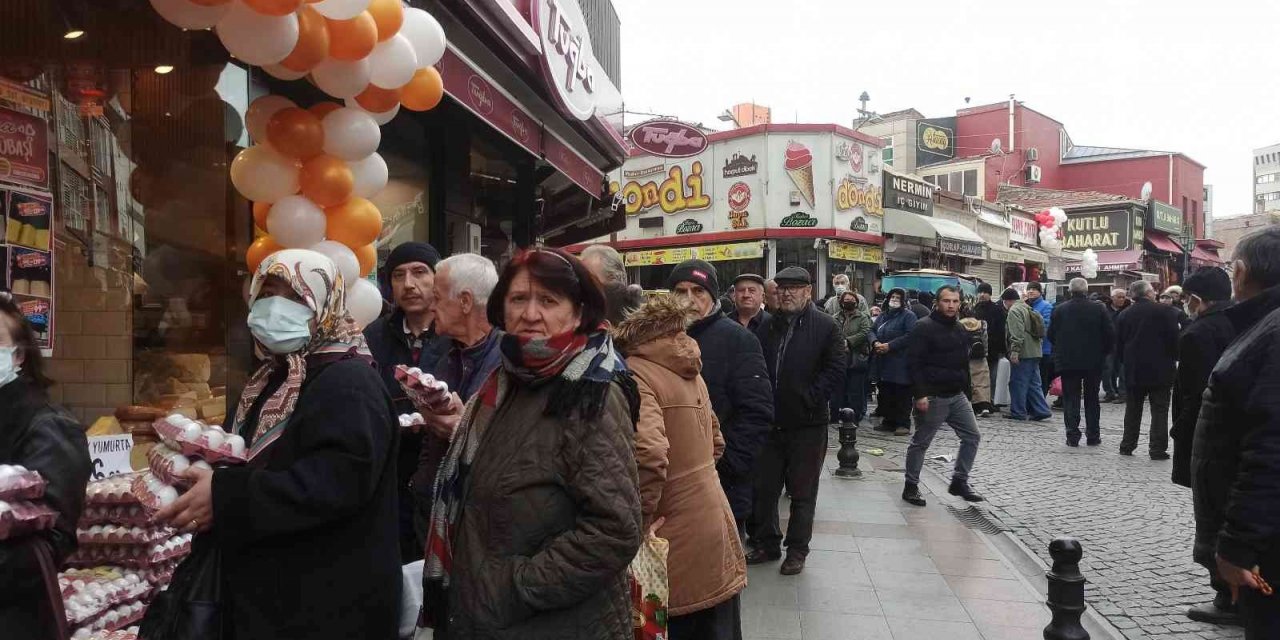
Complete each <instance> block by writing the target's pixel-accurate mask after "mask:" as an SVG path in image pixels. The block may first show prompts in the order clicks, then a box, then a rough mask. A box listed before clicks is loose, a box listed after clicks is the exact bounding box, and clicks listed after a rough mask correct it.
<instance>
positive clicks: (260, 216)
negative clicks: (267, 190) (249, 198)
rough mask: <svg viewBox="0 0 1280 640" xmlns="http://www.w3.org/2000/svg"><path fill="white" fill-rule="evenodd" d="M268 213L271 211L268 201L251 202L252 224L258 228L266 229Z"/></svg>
mask: <svg viewBox="0 0 1280 640" xmlns="http://www.w3.org/2000/svg"><path fill="white" fill-rule="evenodd" d="M268 213H271V203H270V202H255V203H253V226H254V227H257V228H259V229H266V228H267V214H268Z"/></svg>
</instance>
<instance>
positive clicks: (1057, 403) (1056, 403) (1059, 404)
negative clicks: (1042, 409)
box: [1049, 400, 1063, 409]
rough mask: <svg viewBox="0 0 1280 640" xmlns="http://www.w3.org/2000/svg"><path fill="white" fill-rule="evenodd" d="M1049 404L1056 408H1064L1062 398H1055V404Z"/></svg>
mask: <svg viewBox="0 0 1280 640" xmlns="http://www.w3.org/2000/svg"><path fill="white" fill-rule="evenodd" d="M1049 406H1051V407H1053V408H1054V409H1062V408H1063V407H1062V401H1061V400H1054V401H1053V404H1051V405H1049Z"/></svg>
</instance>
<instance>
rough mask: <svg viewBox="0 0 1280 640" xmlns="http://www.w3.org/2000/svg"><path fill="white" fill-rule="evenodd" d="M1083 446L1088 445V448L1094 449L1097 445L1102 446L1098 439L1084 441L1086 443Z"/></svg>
mask: <svg viewBox="0 0 1280 640" xmlns="http://www.w3.org/2000/svg"><path fill="white" fill-rule="evenodd" d="M1085 444H1087V445H1089V446H1091V447H1096V446H1098V445H1100V444H1102V440H1100V439H1099V440H1086V441H1085Z"/></svg>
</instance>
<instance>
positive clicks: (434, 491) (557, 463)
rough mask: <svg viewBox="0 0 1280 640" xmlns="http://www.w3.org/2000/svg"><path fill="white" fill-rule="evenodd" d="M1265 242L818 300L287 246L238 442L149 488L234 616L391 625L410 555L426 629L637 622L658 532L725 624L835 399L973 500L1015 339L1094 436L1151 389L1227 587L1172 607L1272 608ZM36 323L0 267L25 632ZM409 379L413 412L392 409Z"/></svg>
mask: <svg viewBox="0 0 1280 640" xmlns="http://www.w3.org/2000/svg"><path fill="white" fill-rule="evenodd" d="M1277 256H1280V229H1267V230H1264V231H1261V232H1258V233H1255V234H1254V235H1252V236H1249V237H1248V238H1246V239H1245V240H1244V241H1243V242H1242V243H1241V244H1240V247H1239V249H1238V251H1237V255H1236V256H1235V260H1234V262H1233V269H1234V273H1233V274H1232V276H1233V277H1232V276H1228V274H1227V273H1226V272H1225V271H1223V270H1221V269H1215V268H1205V269H1201V270H1200V271H1197V272H1196V273H1195V274H1194V275H1192V276H1191V277H1189V278H1187V279H1186V281H1185V282H1184V284H1183V286H1182V287H1181V288H1170V289H1166V290H1165V291H1164V292H1162V293H1161V294H1160V295H1159V296H1158V295H1157V294H1156V292H1155V290H1154V289H1153V288H1152V286H1151V285H1150V284H1149V283H1147V282H1144V281H1140V282H1136V283H1134V284H1133V285H1132V286H1131V287H1129V289H1128V290H1127V291H1126V290H1120V289H1117V290H1114V291H1112V292H1111V295H1110V296H1109V297H1107V298H1105V299H1098V297H1097V296H1094V297H1093V298H1091V297H1090V296H1089V293H1088V283H1087V282H1086V281H1085V280H1083V279H1079V278H1077V279H1074V280H1072V281H1071V282H1070V283H1069V285H1068V293H1069V298H1068V299H1066V300H1065V301H1060V302H1059V303H1058V304H1056V305H1055V304H1052V303H1051V302H1049V300H1047V299H1046V298H1045V297H1044V295H1043V293H1044V292H1043V289H1042V286H1041V285H1040V283H1035V282H1032V283H1028V284H1027V286H1026V288H1025V291H1024V292H1022V293H1019V292H1018V291H1017V290H1014V289H1012V288H1009V289H1006V290H1004V291H1002V292H1001V293H1000V295H999V296H998V297H994V296H993V294H994V292H993V290H992V288H991V287H990V286H989V285H986V284H983V285H980V286H979V287H978V289H977V295H976V299H974V300H967V299H966V296H965V295H964V293H963V292H962V291H961V290H960V289H958V288H956V287H953V286H943V287H941V288H940V289H939V290H937V291H930V292H908V291H904V290H902V289H892V290H890V291H888V292H885V294H884V295H883V297H882V298H880V299H879V300H868V299H866V298H864V297H863V296H862V295H860V294H859V293H858V292H857V291H855V290H853V289H851V288H850V283H849V280H848V277H847V276H845V275H843V274H838V275H837V276H836V278H835V280H833V294H832V295H831V296H830V297H829V298H828V299H826V300H817V299H815V296H814V283H813V280H812V277H811V274H810V273H809V272H808V271H807V270H805V269H804V268H801V267H795V266H791V267H787V268H784V269H782V270H780V271H778V272H777V274H776V275H775V276H774V277H773V278H772V279H766V278H764V277H762V276H759V275H755V274H742V275H739V276H738V277H736V278H735V279H734V281H733V283H732V293H731V295H730V296H729V298H728V299H727V300H726V299H721V298H720V297H719V292H720V291H721V288H720V287H721V283H720V280H719V274H718V272H717V270H716V268H715V266H714V265H712V264H710V263H707V262H704V261H701V260H688V261H685V262H683V263H681V264H679V265H676V266H675V267H674V268H673V269H672V271H671V273H670V276H669V277H668V279H667V282H666V288H667V289H668V290H669V291H670V293H669V294H668V295H659V296H650V297H648V298H646V297H645V296H644V295H643V293H642V292H640V291H639V290H638V288H637V287H635V285H631V284H628V283H627V277H626V271H625V269H624V268H623V262H622V260H621V257H620V256H619V255H618V253H617V252H616V251H614V250H613V249H611V248H609V247H607V246H593V247H591V248H589V249H588V250H587V251H585V252H584V253H583V255H582V257H581V258H579V257H578V256H575V255H572V254H570V253H567V252H565V251H562V250H559V249H550V248H533V249H530V250H527V251H524V252H521V253H520V254H518V255H517V256H516V257H514V258H513V259H512V260H511V261H510V262H509V263H508V264H506V265H505V266H503V267H502V269H501V271H499V269H498V266H497V265H495V264H493V263H492V262H491V261H489V260H488V259H486V258H484V257H482V256H479V255H474V254H458V255H454V256H450V257H448V258H443V257H442V256H441V255H440V253H439V252H438V251H437V250H436V249H435V248H433V247H432V246H431V245H429V244H426V243H421V242H409V243H405V244H402V245H400V246H397V247H395V248H394V249H393V250H392V251H391V253H390V255H389V256H388V259H387V260H386V263H385V265H384V267H383V268H382V269H381V270H380V272H379V273H380V278H381V280H382V284H383V289H384V291H386V292H387V293H388V295H389V298H390V299H389V300H388V301H387V302H388V304H387V309H386V313H385V314H384V315H383V317H381V318H379V319H378V320H375V321H374V322H372V323H370V324H369V325H368V326H367V327H364V329H363V330H362V331H361V330H359V329H357V327H356V325H355V323H354V321H353V320H352V319H351V317H350V315H349V313H348V311H347V308H346V302H345V296H344V292H345V288H344V282H343V279H342V274H341V272H340V271H339V270H338V269H337V267H336V266H335V265H334V264H333V262H331V261H330V260H329V259H328V258H326V257H324V256H322V255H320V254H317V253H314V252H310V251H305V250H284V251H280V252H278V253H276V254H273V255H272V256H270V257H268V258H267V259H265V260H264V261H263V262H262V264H261V265H260V266H259V268H258V269H257V270H256V272H255V273H254V274H253V277H252V281H251V283H250V287H249V303H250V311H249V314H248V318H247V323H248V326H249V328H250V331H251V332H252V334H253V336H254V339H255V345H256V348H257V352H258V355H259V356H260V357H261V364H260V367H259V368H258V369H257V370H256V371H255V372H254V373H253V374H252V376H250V378H249V380H248V382H247V383H246V386H245V388H244V391H243V393H242V395H241V397H240V398H239V400H238V402H237V403H236V404H235V410H234V411H233V412H231V416H229V420H228V424H227V429H228V431H230V432H233V433H236V434H239V435H241V436H243V437H244V439H245V442H246V445H247V447H248V451H249V455H250V458H251V463H250V464H249V465H246V466H241V467H222V466H220V467H216V468H214V469H212V470H209V469H199V468H194V467H193V468H192V469H190V470H188V471H187V472H185V473H186V476H187V480H188V481H190V482H191V485H192V486H191V489H190V490H189V491H187V492H186V493H184V494H183V495H182V496H181V497H180V498H178V500H177V501H176V502H174V503H173V504H172V505H170V506H168V507H165V508H164V509H162V510H161V511H160V512H159V513H158V514H157V519H158V520H159V521H161V522H165V523H168V524H169V525H171V526H173V527H174V528H177V529H180V530H183V531H187V532H191V533H195V534H196V544H197V545H202V546H205V545H208V546H212V547H216V548H217V549H218V551H219V552H220V559H221V560H220V563H221V564H220V571H221V585H222V587H223V588H222V590H221V593H222V601H221V603H220V615H222V616H223V621H224V622H223V626H224V629H225V632H224V634H223V636H224V637H228V638H230V637H234V638H241V639H247V638H279V637H307V638H316V639H324V638H335V639H336V638H349V637H362V638H386V639H390V638H395V637H397V636H398V635H400V636H402V635H403V633H404V629H403V627H402V625H401V624H400V620H401V612H402V609H403V608H404V607H403V604H402V580H403V576H404V567H405V566H406V565H408V566H414V565H416V566H418V567H420V571H421V578H420V581H421V602H420V605H419V606H418V615H417V621H416V625H411V626H417V627H418V628H420V629H431V630H432V631H433V633H434V637H435V638H475V637H485V638H551V637H556V638H560V637H572V638H601V639H610V640H616V639H622V638H631V637H633V617H632V614H633V612H632V598H633V592H632V587H631V584H630V583H629V578H628V571H629V567H630V565H631V563H632V561H633V559H634V558H635V557H636V554H637V550H638V549H639V548H640V547H641V545H642V544H644V541H645V539H646V537H647V536H649V535H650V534H652V535H655V536H657V537H659V538H664V539H666V540H668V541H669V544H670V554H669V562H668V567H669V585H670V594H669V600H668V602H667V605H668V612H669V618H668V624H669V630H670V637H672V638H675V639H676V640H680V639H682V638H709V639H720V638H724V639H733V638H740V637H741V636H742V629H741V611H740V595H741V592H742V590H743V589H744V588H745V587H746V583H747V579H746V566H747V565H756V564H764V563H771V562H777V561H781V563H780V566H779V571H780V573H782V574H784V575H795V574H798V573H801V572H802V571H804V568H805V562H806V558H807V556H808V554H809V543H810V541H811V538H812V534H813V525H814V512H815V509H816V505H817V497H818V489H819V485H820V483H819V479H820V477H821V474H822V471H823V466H824V459H825V458H826V456H827V453H828V438H829V433H830V428H829V427H830V425H831V423H833V422H838V421H840V420H841V419H842V418H844V417H845V416H847V415H849V413H850V412H851V414H852V419H853V421H854V422H855V423H862V424H865V423H866V422H868V421H869V419H870V418H871V417H873V415H874V416H875V417H879V418H880V420H879V421H878V422H875V423H874V424H873V427H874V428H875V429H876V430H880V431H884V432H886V433H891V434H896V435H898V436H909V437H910V442H909V445H908V449H907V457H906V463H905V482H904V486H903V491H902V499H903V500H904V501H905V502H907V503H909V504H912V505H917V506H924V505H925V504H926V501H925V498H924V496H923V494H922V493H921V491H920V488H919V482H920V474H921V471H922V467H923V463H924V460H925V457H926V454H927V451H928V449H929V448H930V446H931V444H932V442H933V439H934V437H935V435H936V433H937V431H938V430H939V429H940V428H941V427H942V426H943V425H946V426H948V427H950V428H951V429H952V430H954V431H955V433H956V434H957V436H958V438H959V441H960V445H959V451H958V455H957V456H956V458H955V463H954V471H953V472H952V475H951V479H950V487H949V493H951V494H952V495H955V496H959V497H960V498H962V499H964V500H968V501H974V502H977V501H982V500H983V497H982V496H981V495H980V494H979V493H977V492H976V491H974V489H973V488H972V487H971V486H970V474H971V473H972V471H973V468H974V464H975V460H976V458H977V453H978V448H979V443H980V440H981V434H980V428H979V418H982V417H986V416H990V415H992V414H993V413H994V412H995V411H996V408H997V401H996V399H997V398H999V397H1000V396H1002V395H1003V390H1002V389H1000V388H999V386H1000V385H1001V382H1000V380H1002V378H1003V376H1002V375H1001V370H1002V368H1003V367H1005V366H1007V367H1008V369H1009V372H1008V374H1007V376H1008V413H1007V414H1006V417H1008V418H1010V419H1013V420H1030V421H1044V420H1047V419H1048V418H1050V417H1051V416H1052V415H1053V413H1052V408H1051V406H1050V404H1049V402H1048V398H1047V392H1048V390H1049V388H1050V386H1051V385H1053V384H1061V387H1062V391H1061V393H1060V394H1059V395H1060V400H1061V402H1062V408H1063V413H1064V427H1065V439H1066V444H1067V445H1068V446H1072V447H1075V446H1079V445H1080V440H1081V438H1082V437H1083V439H1084V444H1085V445H1087V446H1097V445H1100V444H1101V442H1102V435H1101V429H1100V425H1099V420H1100V402H1102V401H1122V402H1125V403H1126V411H1125V421H1124V425H1125V426H1124V436H1123V438H1122V440H1121V442H1120V443H1119V449H1120V453H1121V454H1124V455H1132V454H1133V453H1134V451H1135V450H1136V448H1137V446H1138V440H1139V437H1140V435H1141V434H1140V424H1141V419H1142V414H1143V411H1144V409H1145V406H1146V405H1148V404H1149V406H1150V411H1151V412H1152V418H1151V420H1150V425H1151V426H1150V432H1149V437H1148V443H1149V444H1148V454H1149V455H1150V457H1151V458H1152V459H1153V460H1166V459H1168V458H1169V457H1170V456H1169V453H1168V439H1169V436H1170V435H1172V437H1173V442H1174V446H1173V459H1174V461H1173V472H1172V476H1173V480H1174V482H1177V483H1178V484H1182V485H1185V486H1190V487H1191V489H1192V492H1193V497H1194V504H1195V517H1196V539H1195V548H1194V557H1195V559H1196V561H1197V562H1199V563H1201V564H1204V565H1205V566H1206V567H1207V568H1208V569H1209V571H1210V575H1211V583H1212V585H1213V586H1214V588H1215V589H1216V590H1217V594H1218V597H1217V598H1215V599H1214V601H1213V602H1211V603H1207V604H1205V605H1203V606H1200V607H1196V608H1195V609H1193V611H1191V612H1190V613H1189V615H1191V616H1192V617H1194V618H1196V619H1203V620H1210V621H1213V622H1230V621H1233V620H1239V621H1242V622H1243V623H1244V624H1245V625H1246V627H1247V629H1248V630H1249V631H1248V633H1249V636H1248V637H1250V638H1271V637H1280V635H1278V634H1280V626H1278V625H1280V608H1278V607H1277V606H1276V603H1275V600H1274V598H1273V597H1268V596H1266V595H1264V587H1266V585H1265V581H1264V576H1271V577H1274V576H1275V575H1277V573H1280V515H1278V514H1280V510H1277V509H1275V504H1276V503H1277V500H1278V499H1280V401H1278V400H1277V398H1280V312H1276V310H1277V308H1280V257H1277ZM1162 303H1163V304H1162ZM34 344H35V343H34V338H33V336H32V334H31V330H30V326H29V325H28V324H27V322H26V320H25V319H24V318H23V317H22V315H21V314H20V313H19V312H18V310H17V308H16V307H15V306H14V305H13V303H12V301H10V300H8V299H7V298H5V297H2V296H0V409H2V411H0V463H17V464H23V465H26V466H28V467H29V468H33V469H36V470H39V471H41V472H42V473H43V474H44V475H45V477H46V478H49V479H50V485H49V493H48V498H49V501H50V504H52V505H54V506H55V507H56V508H57V509H58V510H59V512H60V519H59V522H58V524H57V526H55V527H54V528H53V529H51V530H49V531H48V532H46V533H44V534H41V535H40V536H38V537H37V538H35V540H34V542H31V541H28V542H24V543H23V544H22V545H15V544H13V543H9V542H0V595H2V596H4V597H3V598H0V627H3V628H5V629H6V630H7V631H8V630H11V629H13V630H17V631H15V632H14V633H16V636H14V637H18V638H26V637H32V638H36V637H44V636H43V635H41V634H40V633H39V632H38V631H37V630H38V629H41V628H42V626H41V625H42V624H44V623H46V622H47V620H43V619H42V617H47V608H46V607H42V606H40V598H41V591H40V584H41V581H40V576H41V575H42V573H41V569H40V564H41V563H40V562H39V560H40V559H41V558H49V559H50V560H51V561H53V562H55V563H56V562H57V561H60V560H61V559H62V558H65V557H66V555H67V554H68V553H69V552H70V551H71V550H72V549H73V548H74V546H75V539H74V538H75V536H74V531H75V529H74V527H75V525H74V523H75V522H76V520H77V518H78V516H79V511H80V507H81V504H80V502H81V499H82V497H83V492H84V491H83V490H84V486H85V483H86V482H87V480H88V475H89V466H88V460H87V453H86V447H85V438H84V435H83V432H82V430H81V429H80V428H79V427H78V425H76V423H75V422H74V420H72V419H70V418H69V417H68V416H67V415H66V414H65V412H62V411H60V410H58V409H57V408H56V407H54V406H52V405H51V404H50V403H49V400H48V395H47V393H46V391H45V390H46V389H47V388H48V386H49V385H50V384H51V382H52V381H50V380H48V378H46V377H45V376H44V374H43V370H42V360H41V357H40V352H39V350H38V349H36V348H35V346H34ZM1005 359H1007V361H1008V364H1007V365H1005V364H1004V360H1005ZM399 367H416V368H418V369H421V370H422V371H424V372H428V373H431V374H432V375H434V376H435V377H436V378H438V379H439V380H442V381H444V382H445V383H446V384H447V386H448V389H449V396H448V398H447V400H446V401H445V402H443V403H441V402H433V403H429V404H428V403H425V402H424V400H423V399H422V397H420V395H418V394H415V393H414V392H413V391H410V390H407V389H406V388H405V387H404V386H402V384H401V382H399V381H398V380H397V376H396V371H397V368H399ZM1055 380H1056V381H1057V382H1056V383H1055ZM1104 392H1105V396H1103V397H1101V398H1100V394H1101V393H1104ZM872 396H874V397H876V399H877V402H876V403H875V404H876V409H875V412H874V414H872V413H869V412H868V399H869V398H870V397H872ZM1170 405H1172V416H1173V428H1172V430H1171V432H1170V429H1169V427H1168V424H1169V419H1170V410H1171V408H1170ZM846 410H848V411H846ZM412 412H419V413H421V414H422V415H423V423H422V424H419V425H415V426H412V427H401V426H400V422H399V420H398V416H399V415H402V414H405V413H412ZM1082 414H1083V417H1082ZM845 419H847V418H845ZM1082 420H1083V422H1084V430H1083V434H1082V433H1081V422H1082ZM913 423H914V424H913ZM784 491H785V492H786V493H787V495H788V496H789V498H790V500H789V509H790V514H789V517H788V519H787V525H786V531H785V532H784V531H783V530H782V528H781V526H780V519H781V517H780V514H779V504H780V499H781V497H782V493H783V492H784ZM412 591H416V590H412ZM27 631H30V632H29V633H26V632H27Z"/></svg>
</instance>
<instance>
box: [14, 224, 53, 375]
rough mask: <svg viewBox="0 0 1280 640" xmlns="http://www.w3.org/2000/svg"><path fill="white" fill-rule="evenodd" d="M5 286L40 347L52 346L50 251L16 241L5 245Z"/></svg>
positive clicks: (51, 259) (51, 258)
mask: <svg viewBox="0 0 1280 640" xmlns="http://www.w3.org/2000/svg"><path fill="white" fill-rule="evenodd" d="M7 253H8V256H7V260H6V264H7V265H8V274H7V275H6V278H7V280H6V282H5V285H6V286H5V288H6V289H8V290H9V291H10V292H11V293H12V294H13V299H14V302H16V303H17V305H18V309H19V310H20V311H21V312H22V315H24V316H26V318H27V320H28V321H29V322H30V323H31V326H32V328H33V329H35V332H36V343H37V344H39V345H40V348H41V349H42V350H51V349H53V254H52V253H51V252H48V251H36V250H34V249H27V248H24V247H19V246H16V245H10V246H8V248H7Z"/></svg>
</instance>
